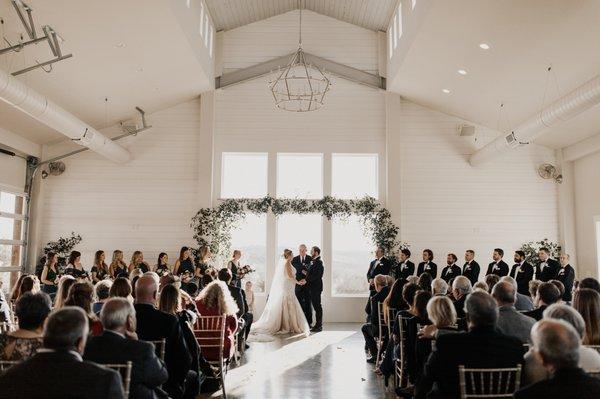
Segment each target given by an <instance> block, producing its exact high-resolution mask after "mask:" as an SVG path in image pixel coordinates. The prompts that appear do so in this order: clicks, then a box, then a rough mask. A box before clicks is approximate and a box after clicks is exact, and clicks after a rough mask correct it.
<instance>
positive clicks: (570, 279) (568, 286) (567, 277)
mask: <svg viewBox="0 0 600 399" xmlns="http://www.w3.org/2000/svg"><path fill="white" fill-rule="evenodd" d="M569 259H570V256H569V254H565V253H562V254H560V258H559V262H560V269H558V274H557V275H556V280H558V281H560V282H561V283H562V284H563V286H564V287H565V292H564V294H563V296H562V300H563V301H565V302H568V303H570V302H571V301H572V300H573V283H574V281H575V269H573V266H571V265H570V264H569Z"/></svg>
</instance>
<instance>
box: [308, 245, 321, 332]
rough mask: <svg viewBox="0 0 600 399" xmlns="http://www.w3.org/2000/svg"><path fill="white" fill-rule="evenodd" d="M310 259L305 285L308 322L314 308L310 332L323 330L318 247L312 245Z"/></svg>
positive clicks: (319, 251) (319, 250) (319, 253)
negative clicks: (313, 321)
mask: <svg viewBox="0 0 600 399" xmlns="http://www.w3.org/2000/svg"><path fill="white" fill-rule="evenodd" d="M311 255H312V256H311V258H312V261H311V262H310V265H309V267H308V273H307V274H306V286H307V287H308V294H309V296H310V304H309V312H310V319H308V320H309V324H310V322H311V321H312V309H311V308H310V306H311V305H312V307H313V308H314V309H315V318H316V321H315V325H314V327H312V328H311V329H310V331H311V332H320V331H322V330H323V307H322V306H321V293H322V292H323V272H324V271H325V269H324V267H323V261H322V260H321V249H320V248H319V247H312V250H311Z"/></svg>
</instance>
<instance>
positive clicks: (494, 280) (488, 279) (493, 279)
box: [484, 274, 500, 294]
mask: <svg viewBox="0 0 600 399" xmlns="http://www.w3.org/2000/svg"><path fill="white" fill-rule="evenodd" d="M484 281H485V283H486V284H487V286H488V294H491V293H492V289H493V288H494V286H495V285H496V284H498V281H500V277H499V276H498V275H496V274H488V275H487V276H485V278H484Z"/></svg>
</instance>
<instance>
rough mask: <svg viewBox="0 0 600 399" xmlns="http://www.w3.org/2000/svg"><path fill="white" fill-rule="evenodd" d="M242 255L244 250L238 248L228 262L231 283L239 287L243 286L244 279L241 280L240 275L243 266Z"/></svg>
mask: <svg viewBox="0 0 600 399" xmlns="http://www.w3.org/2000/svg"><path fill="white" fill-rule="evenodd" d="M241 257H242V251H240V250H239V249H236V250H234V251H233V255H232V256H231V259H230V260H229V262H227V268H228V269H229V270H230V271H231V276H232V277H233V278H232V279H231V285H234V286H236V287H238V288H241V287H242V280H240V278H239V275H238V269H239V268H240V267H241V264H240V258H241Z"/></svg>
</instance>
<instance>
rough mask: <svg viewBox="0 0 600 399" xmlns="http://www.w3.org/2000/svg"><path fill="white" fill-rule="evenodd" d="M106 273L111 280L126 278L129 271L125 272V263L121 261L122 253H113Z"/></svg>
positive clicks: (118, 251)
mask: <svg viewBox="0 0 600 399" xmlns="http://www.w3.org/2000/svg"><path fill="white" fill-rule="evenodd" d="M108 272H109V273H110V276H111V277H112V278H117V277H127V275H128V274H129V271H128V270H127V263H125V262H124V261H123V251H120V250H118V249H117V250H115V251H113V255H112V261H111V262H110V266H109V267H108Z"/></svg>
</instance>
